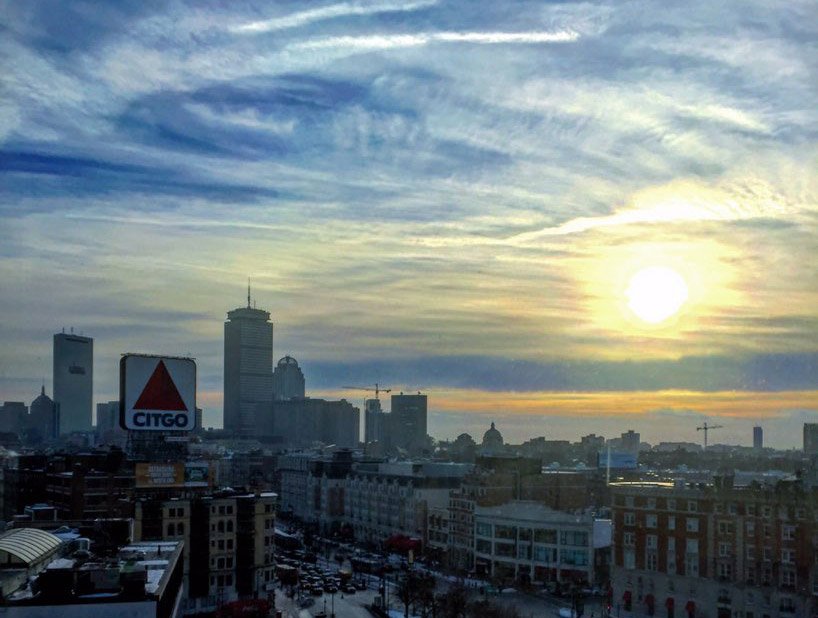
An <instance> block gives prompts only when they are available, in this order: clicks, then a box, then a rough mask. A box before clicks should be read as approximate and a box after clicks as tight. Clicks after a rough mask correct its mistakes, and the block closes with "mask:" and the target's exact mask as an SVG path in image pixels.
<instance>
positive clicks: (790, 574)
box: [781, 569, 795, 588]
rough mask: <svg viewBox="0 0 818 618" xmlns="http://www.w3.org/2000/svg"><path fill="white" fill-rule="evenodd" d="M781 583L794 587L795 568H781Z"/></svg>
mask: <svg viewBox="0 0 818 618" xmlns="http://www.w3.org/2000/svg"><path fill="white" fill-rule="evenodd" d="M781 585H782V586H790V587H793V588H794V587H795V569H782V570H781Z"/></svg>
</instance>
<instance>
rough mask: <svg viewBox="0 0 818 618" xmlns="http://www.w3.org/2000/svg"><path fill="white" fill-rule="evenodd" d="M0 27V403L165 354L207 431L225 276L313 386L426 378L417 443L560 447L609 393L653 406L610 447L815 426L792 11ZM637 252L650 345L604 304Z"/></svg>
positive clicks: (10, 8) (803, 68)
mask: <svg viewBox="0 0 818 618" xmlns="http://www.w3.org/2000/svg"><path fill="white" fill-rule="evenodd" d="M0 27H1V28H2V36H0V54H2V58H3V66H4V70H3V72H2V75H0V83H2V89H3V93H4V94H3V97H2V99H0V217H2V219H1V220H0V221H2V225H0V256H2V260H0V289H2V294H0V311H2V315H3V316H4V318H5V319H4V320H2V323H0V337H2V341H3V342H4V344H3V346H2V347H0V399H8V400H11V399H22V400H30V399H32V398H33V397H34V396H35V394H36V393H37V390H38V385H39V381H40V380H41V379H42V377H45V378H46V380H47V384H48V383H49V382H50V379H49V374H50V366H51V347H50V346H51V343H50V341H51V339H50V338H51V335H52V333H54V332H57V331H58V330H59V329H60V328H62V327H63V326H66V327H68V326H75V327H76V328H77V329H79V330H83V331H84V332H85V333H86V334H89V335H91V336H93V337H95V340H96V366H95V371H96V374H95V376H96V391H97V393H96V396H97V398H98V400H107V399H111V398H114V397H115V393H116V391H117V383H116V380H117V373H116V371H117V370H116V364H117V362H118V357H119V354H120V353H122V352H125V351H153V352H162V353H164V352H167V353H172V354H185V353H190V354H193V355H195V356H196V357H197V359H198V361H199V371H200V384H201V385H202V392H201V393H200V399H201V400H202V401H203V402H204V404H205V408H206V414H207V417H206V418H208V419H209V420H210V421H211V422H213V423H219V422H220V412H221V407H220V406H221V399H220V392H219V391H220V390H221V375H222V322H223V319H224V314H225V312H226V311H227V310H229V309H231V308H233V307H235V306H238V305H240V304H241V303H242V302H243V298H244V286H245V284H246V280H247V278H248V277H250V278H251V279H252V281H253V288H254V296H255V297H256V299H257V302H258V304H259V306H263V307H264V308H266V309H268V310H270V311H271V312H272V314H273V319H274V321H275V323H276V340H275V355H276V357H279V356H283V355H284V354H286V353H290V354H292V355H294V356H296V357H297V358H298V359H299V360H300V361H301V364H302V365H303V366H304V368H305V371H306V373H307V380H308V387H310V388H311V389H313V390H314V392H315V393H321V394H326V395H331V396H338V395H346V396H353V395H354V396H356V397H357V396H358V395H357V394H353V393H348V392H342V390H341V389H340V386H341V385H343V384H347V383H350V382H353V381H354V382H366V383H368V382H375V381H376V380H379V381H381V382H388V383H389V384H393V385H395V386H397V387H401V388H406V389H416V388H423V389H427V390H429V391H430V396H431V402H432V403H431V407H432V409H433V410H434V411H435V416H434V417H433V425H432V430H433V431H435V430H437V431H438V432H439V433H440V435H441V437H443V436H448V435H449V434H450V433H452V432H455V430H456V429H457V428H462V427H468V428H470V429H471V430H472V431H473V432H474V433H481V432H482V429H481V428H482V427H483V425H484V424H486V419H487V418H488V417H489V416H491V417H492V418H497V419H498V424H499V425H500V426H501V427H502V421H501V420H500V419H503V418H506V419H508V426H509V427H510V428H511V427H515V429H512V430H510V431H511V433H508V432H507V434H508V435H507V437H509V438H511V439H525V437H527V433H526V432H533V433H534V434H535V435H541V434H546V435H551V436H552V437H570V438H576V437H577V435H578V433H579V431H583V432H585V430H586V427H591V428H593V427H594V426H595V423H597V424H598V423H601V421H600V420H599V418H600V416H599V414H598V410H599V408H596V407H594V406H597V405H600V406H602V407H603V408H604V409H606V410H608V409H610V410H613V409H614V408H617V407H618V405H619V402H621V401H622V398H623V395H622V393H623V392H625V393H627V392H640V393H647V394H650V396H648V395H645V397H644V398H643V399H644V401H643V403H641V404H640V406H641V407H635V408H634V409H632V410H629V411H620V412H619V413H618V414H614V413H613V412H610V414H608V415H607V416H605V418H606V420H605V423H606V424H604V428H605V431H607V432H608V433H609V434H611V435H613V433H614V432H615V430H616V428H618V427H620V426H621V427H622V429H623V430H624V429H625V428H626V427H625V426H624V425H625V424H626V423H630V424H631V425H634V426H635V427H636V428H637V429H639V428H640V427H641V428H643V434H645V437H646V438H648V439H650V440H653V441H658V440H659V439H661V438H663V437H664V436H663V435H662V431H664V430H665V429H666V428H669V427H673V432H672V433H673V434H674V437H677V438H678V439H696V436H695V431H693V432H691V431H690V426H691V423H690V422H688V420H687V416H686V415H690V414H693V415H696V418H699V417H701V418H717V417H725V418H726V417H728V416H729V417H732V419H731V421H730V422H731V423H732V425H731V428H729V429H728V430H726V432H725V434H724V435H725V439H728V438H730V439H733V440H734V441H742V442H744V443H747V442H749V439H750V430H749V427H750V426H751V424H753V423H756V422H761V423H769V424H770V425H771V426H772V425H775V427H776V428H777V429H775V430H773V431H780V434H781V438H780V440H779V443H780V444H781V445H782V446H787V445H795V444H796V443H797V440H796V439H795V438H793V436H797V435H798V432H797V428H798V424H799V423H800V422H803V419H804V418H812V416H811V415H812V414H815V415H816V416H818V397H817V396H816V391H818V386H817V385H816V382H818V378H816V376H818V341H817V340H816V333H818V315H817V314H816V310H815V307H816V306H818V303H816V301H818V262H816V260H815V259H814V256H815V255H816V254H818V178H817V177H816V171H815V170H816V169H818V167H817V166H816V164H818V160H817V159H818V158H817V156H816V155H818V107H816V105H815V101H816V100H818V66H817V65H818V8H817V7H816V5H815V3H814V2H811V1H803V2H798V1H796V2H788V3H785V4H782V3H764V2H729V3H712V2H688V3H678V4H667V3H649V2H576V3H572V2H564V3H546V2H514V3H492V2H449V1H443V0H441V1H434V0H414V1H412V0H405V1H402V2H401V1H386V0H384V1H375V2H352V1H349V2H331V1H330V2H323V3H320V2H316V3H307V2H275V3H242V2H231V3H222V2H214V3H203V2H196V3H178V2H177V3H173V2H170V3H168V2H158V3H150V2H143V3H132V4H125V3H113V4H111V3H91V2H64V3H40V2H25V3H5V4H3V5H2V8H0ZM657 265H658V266H662V267H666V268H671V269H673V270H674V271H675V272H678V273H680V274H681V275H682V277H684V279H685V281H686V283H687V286H688V288H689V298H688V301H687V302H686V303H685V305H684V307H683V308H682V310H681V311H680V313H679V314H678V315H676V316H674V317H673V318H672V319H671V320H669V321H667V322H666V323H663V324H662V325H660V326H659V327H649V325H646V324H644V323H642V322H640V321H639V320H638V319H635V318H634V316H633V315H632V313H630V312H629V310H628V308H627V303H626V300H625V298H624V290H625V289H626V288H627V285H628V281H629V279H630V278H631V277H632V276H633V274H634V273H635V272H638V271H639V270H640V269H641V268H645V267H651V266H657ZM566 392H576V393H590V394H599V393H603V394H604V393H608V394H609V395H608V400H607V403H604V402H601V401H599V400H594V402H593V404H591V403H588V404H587V406H586V407H583V408H572V407H570V406H569V407H566V406H565V405H564V399H563V397H562V394H564V393H566ZM679 392H689V393H699V394H702V393H704V394H706V393H714V394H717V395H714V396H713V397H712V398H711V399H710V400H709V399H708V398H707V397H699V398H697V399H696V400H695V407H694V408H688V407H685V406H684V403H683V402H682V401H681V400H680V397H679V396H678V393H679ZM777 392H780V393H786V396H784V395H782V396H781V397H780V398H778V399H776V398H775V397H768V396H767V395H765V396H763V397H755V396H754V395H753V394H754V393H767V394H769V393H777ZM518 393H528V394H529V395H530V401H531V402H533V403H531V405H530V407H529V409H528V412H529V413H528V414H526V413H525V410H524V409H520V408H519V407H517V406H516V405H511V401H512V400H513V399H514V397H516V396H517V395H516V394H518ZM668 393H675V394H668ZM729 393H734V394H735V398H734V399H733V404H732V406H731V405H730V403H729V402H730V397H729ZM595 396H596V395H595ZM624 397H625V398H627V395H625V396H624ZM481 399H482V400H484V401H485V405H484V406H483V407H481V406H480V405H477V404H475V403H474V402H475V400H481ZM716 400H718V401H719V404H718V405H716V404H715V403H713V404H712V405H711V404H710V403H709V401H716ZM640 401H641V399H640ZM754 401H755V402H759V401H763V402H764V403H763V405H762V404H760V403H756V404H753V403H752V402H754ZM748 402H749V403H748ZM747 406H750V408H752V409H750V408H748V407H747ZM523 408H525V406H523ZM667 410H671V411H674V410H675V412H671V413H670V414H668V413H667ZM622 415H626V417H627V418H626V419H623V418H622ZM603 416H604V415H603ZM520 418H526V419H528V420H527V421H526V422H524V423H521V422H520V421H519V419H520ZM677 418H678V419H683V420H678V421H674V420H673V419H677ZM446 419H450V421H451V422H450V421H447V420H446ZM451 419H456V420H451ZM463 419H466V420H465V421H464V420H463ZM566 419H567V420H566ZM571 422H575V424H573V425H572V424H571ZM674 423H676V424H674ZM599 426H602V425H599ZM575 430H576V431H575ZM591 430H593V429H591ZM549 432H550V433H549ZM454 435H456V433H454Z"/></svg>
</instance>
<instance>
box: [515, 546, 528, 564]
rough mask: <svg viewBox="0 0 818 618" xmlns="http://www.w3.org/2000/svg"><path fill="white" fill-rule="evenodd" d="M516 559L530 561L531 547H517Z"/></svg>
mask: <svg viewBox="0 0 818 618" xmlns="http://www.w3.org/2000/svg"><path fill="white" fill-rule="evenodd" d="M517 559H518V560H531V545H528V544H525V545H518V546H517Z"/></svg>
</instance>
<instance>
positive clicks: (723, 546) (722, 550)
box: [719, 543, 730, 558]
mask: <svg viewBox="0 0 818 618" xmlns="http://www.w3.org/2000/svg"><path fill="white" fill-rule="evenodd" d="M729 556H730V543H719V557H720V558H727V557H729Z"/></svg>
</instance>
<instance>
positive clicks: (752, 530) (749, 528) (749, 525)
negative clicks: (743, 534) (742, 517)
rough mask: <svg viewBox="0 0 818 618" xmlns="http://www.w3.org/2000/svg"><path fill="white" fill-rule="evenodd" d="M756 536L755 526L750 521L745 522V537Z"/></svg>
mask: <svg viewBox="0 0 818 618" xmlns="http://www.w3.org/2000/svg"><path fill="white" fill-rule="evenodd" d="M755 535H756V525H755V523H754V522H752V521H748V522H747V536H755Z"/></svg>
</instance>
